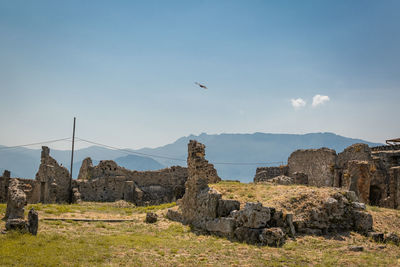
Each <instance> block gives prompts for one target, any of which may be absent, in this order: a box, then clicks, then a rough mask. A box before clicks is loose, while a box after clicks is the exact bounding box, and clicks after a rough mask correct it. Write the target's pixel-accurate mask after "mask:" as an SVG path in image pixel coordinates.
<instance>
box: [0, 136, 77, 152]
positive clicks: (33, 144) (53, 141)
mask: <svg viewBox="0 0 400 267" xmlns="http://www.w3.org/2000/svg"><path fill="white" fill-rule="evenodd" d="M68 139H71V137H68V138H62V139H55V140H49V141H43V142H37V143H31V144H25V145H17V146H6V147H0V150H6V149H14V148H20V147H26V146H35V145H43V144H50V143H55V142H60V141H66V140H68Z"/></svg>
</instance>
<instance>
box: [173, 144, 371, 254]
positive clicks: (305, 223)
mask: <svg viewBox="0 0 400 267" xmlns="http://www.w3.org/2000/svg"><path fill="white" fill-rule="evenodd" d="M204 148H205V147H204V145H202V144H200V143H198V142H196V141H193V140H191V141H190V143H189V145H188V166H189V172H188V173H189V177H188V180H187V182H186V191H185V195H184V197H183V198H182V199H181V200H180V201H179V203H178V204H179V207H178V209H175V208H173V209H169V210H168V212H167V217H168V218H169V219H171V220H175V221H180V222H182V223H184V224H189V225H191V226H192V227H193V228H195V229H196V230H198V231H200V232H205V233H210V234H214V235H218V236H223V237H227V238H229V239H233V240H237V241H240V242H247V243H251V244H258V245H268V246H282V245H283V244H284V242H285V240H286V238H287V236H291V237H295V234H296V230H297V231H299V232H301V233H304V234H310V233H311V234H315V233H321V234H322V233H328V232H335V231H343V230H346V231H347V230H355V231H358V232H360V233H362V234H367V233H368V232H369V231H372V224H373V222H372V216H371V215H370V214H368V213H367V212H365V205H363V204H361V203H358V202H355V200H356V197H355V194H354V193H353V192H344V193H339V192H338V193H335V194H334V195H332V196H330V197H328V198H327V199H326V200H325V201H324V202H323V204H322V206H321V207H320V208H315V209H313V210H311V214H309V216H305V217H304V218H308V219H305V220H301V221H297V222H296V224H294V222H293V217H294V216H293V214H284V213H283V212H282V211H281V210H277V209H275V208H273V207H265V206H263V205H262V204H261V203H259V202H257V203H253V202H247V203H245V204H244V207H241V205H240V202H239V201H237V200H231V199H222V195H221V194H220V193H219V192H218V191H217V190H215V189H212V188H210V187H209V186H208V184H209V183H210V182H215V181H213V180H211V179H209V177H207V176H205V175H203V173H204V172H205V171H206V172H208V171H209V169H210V165H208V162H207V161H206V160H205V159H204V155H205V153H204ZM206 163H207V164H206ZM203 167H205V168H207V169H206V170H202V169H201V168H203ZM351 193H352V194H351ZM353 195H354V196H353ZM295 225H296V226H295Z"/></svg>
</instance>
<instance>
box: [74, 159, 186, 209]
mask: <svg viewBox="0 0 400 267" xmlns="http://www.w3.org/2000/svg"><path fill="white" fill-rule="evenodd" d="M187 175H188V174H187V169H186V168H183V167H179V166H173V167H171V168H165V169H162V170H158V171H131V170H128V169H125V168H123V167H120V166H118V165H117V164H116V163H115V162H114V161H112V160H102V161H100V163H99V164H98V165H97V166H93V164H92V160H91V159H90V158H86V159H85V160H84V161H83V163H82V166H81V169H80V171H79V176H78V180H76V181H74V183H73V184H74V185H73V187H74V188H76V189H77V190H78V191H79V193H80V197H81V200H83V201H116V200H121V199H123V200H126V201H129V202H133V203H135V204H137V205H143V204H160V203H166V202H172V201H176V200H177V199H179V198H181V197H182V196H183V194H184V192H185V182H186V179H187Z"/></svg>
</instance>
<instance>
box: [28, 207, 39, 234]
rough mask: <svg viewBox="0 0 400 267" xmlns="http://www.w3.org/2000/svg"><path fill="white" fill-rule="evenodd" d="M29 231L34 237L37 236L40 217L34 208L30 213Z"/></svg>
mask: <svg viewBox="0 0 400 267" xmlns="http://www.w3.org/2000/svg"><path fill="white" fill-rule="evenodd" d="M27 226H28V231H29V233H31V234H32V235H36V234H37V231H38V228H39V215H38V213H37V212H36V211H35V210H34V209H33V208H32V209H31V210H30V211H29V213H28V225H27Z"/></svg>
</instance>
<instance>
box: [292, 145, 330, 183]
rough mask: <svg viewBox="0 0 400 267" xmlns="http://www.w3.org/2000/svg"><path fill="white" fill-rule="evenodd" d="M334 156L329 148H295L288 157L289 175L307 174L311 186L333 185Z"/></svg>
mask: <svg viewBox="0 0 400 267" xmlns="http://www.w3.org/2000/svg"><path fill="white" fill-rule="evenodd" d="M336 157H337V156H336V152H335V151H334V150H332V149H329V148H320V149H299V150H296V151H294V152H293V153H292V154H291V155H290V157H289V159H288V167H289V176H290V177H293V176H294V173H295V172H301V173H304V174H306V175H307V176H308V184H309V185H311V186H333V181H334V175H335V166H336Z"/></svg>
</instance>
